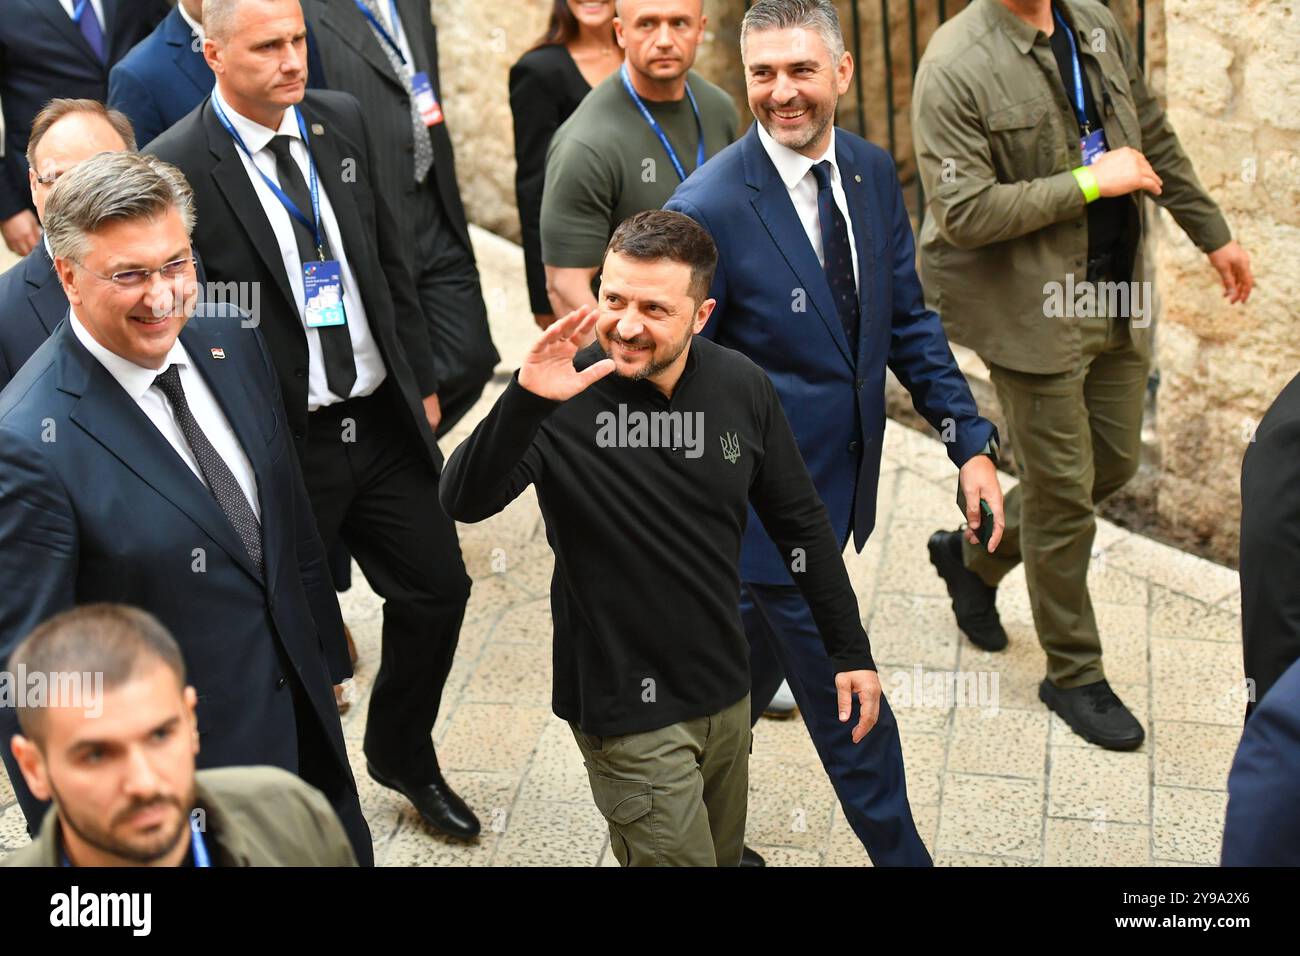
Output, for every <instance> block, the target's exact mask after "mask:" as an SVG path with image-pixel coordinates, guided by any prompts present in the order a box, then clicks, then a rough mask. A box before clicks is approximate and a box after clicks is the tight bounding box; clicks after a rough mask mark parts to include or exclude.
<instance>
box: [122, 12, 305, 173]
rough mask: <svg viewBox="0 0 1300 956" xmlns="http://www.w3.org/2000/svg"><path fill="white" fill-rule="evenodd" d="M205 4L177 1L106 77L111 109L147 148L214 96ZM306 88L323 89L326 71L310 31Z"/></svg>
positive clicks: (141, 144)
mask: <svg viewBox="0 0 1300 956" xmlns="http://www.w3.org/2000/svg"><path fill="white" fill-rule="evenodd" d="M203 37H204V33H203V0H177V2H176V8H175V9H174V10H172V12H171V13H169V14H167V16H166V17H165V18H164V19H163V22H162V23H160V24H158V27H157V29H155V30H154V31H153V33H151V34H149V35H148V36H147V37H145V38H144V39H143V40H141V41H140V42H139V43H137V44H136V45H135V47H134V49H132V50H131V52H130V53H128V54H127V55H126V56H124V57H123V58H122V60H121V62H120V63H118V64H117V65H116V66H115V67H113V69H112V72H110V73H109V74H108V105H109V106H111V107H113V108H114V109H117V110H121V111H122V112H123V113H125V114H126V115H127V116H129V117H130V118H131V122H132V123H133V124H134V125H135V135H136V139H138V140H139V142H140V147H141V148H144V147H145V146H148V145H149V144H150V143H151V142H153V140H154V139H155V138H156V137H157V136H159V135H160V134H162V133H164V132H166V131H167V130H168V129H170V128H171V126H172V124H174V123H175V122H176V121H177V120H179V119H180V118H181V117H183V116H185V115H186V114H187V113H189V112H191V111H192V110H193V109H194V107H196V106H198V105H199V104H200V103H202V102H203V101H204V100H205V99H207V98H208V95H209V94H210V93H211V92H212V86H213V84H214V82H215V79H214V77H213V75H212V70H210V69H209V68H208V64H207V61H206V60H204V59H203ZM307 86H308V87H309V88H311V89H322V90H323V89H325V69H324V67H323V66H322V65H321V61H320V56H319V53H318V51H317V49H316V40H315V37H313V36H312V32H311V27H310V26H309V27H308V28H307Z"/></svg>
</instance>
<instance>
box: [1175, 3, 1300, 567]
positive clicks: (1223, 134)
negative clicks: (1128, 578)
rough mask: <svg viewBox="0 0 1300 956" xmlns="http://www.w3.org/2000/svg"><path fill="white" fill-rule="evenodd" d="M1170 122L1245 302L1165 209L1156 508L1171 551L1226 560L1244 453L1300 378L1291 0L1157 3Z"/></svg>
mask: <svg viewBox="0 0 1300 956" xmlns="http://www.w3.org/2000/svg"><path fill="white" fill-rule="evenodd" d="M1165 25H1166V39H1167V49H1168V53H1167V56H1168V69H1167V72H1166V76H1165V93H1166V96H1167V99H1168V109H1169V117H1170V119H1171V121H1172V122H1173V125H1174V128H1175V129H1177V130H1178V133H1179V136H1180V138H1181V139H1182V141H1183V144H1184V145H1185V146H1186V148H1187V151H1188V153H1189V154H1190V155H1191V157H1192V159H1193V162H1195V164H1196V168H1197V171H1198V173H1199V175H1200V177H1201V181H1202V182H1203V183H1204V184H1205V186H1206V188H1207V189H1208V190H1209V191H1210V194H1211V195H1212V196H1214V198H1215V199H1216V200H1217V201H1218V202H1219V203H1220V205H1221V206H1222V207H1223V210H1224V213H1225V215H1226V216H1227V218H1228V222H1229V224H1230V225H1231V226H1232V230H1233V234H1234V236H1235V237H1236V238H1237V239H1238V241H1239V242H1241V244H1242V245H1243V246H1244V247H1245V248H1246V250H1247V251H1248V252H1249V253H1250V255H1251V261H1252V264H1253V266H1254V271H1255V279H1256V287H1255V291H1254V294H1253V295H1252V296H1251V300H1250V302H1249V303H1247V305H1246V306H1244V307H1242V306H1230V305H1227V304H1226V303H1225V302H1224V301H1223V299H1222V298H1221V292H1220V287H1219V282H1218V276H1217V275H1216V274H1215V273H1214V270H1213V269H1212V268H1211V267H1210V265H1209V263H1208V261H1207V260H1206V258H1205V256H1204V255H1202V254H1201V253H1200V252H1199V251H1198V250H1197V249H1196V248H1195V246H1193V245H1192V244H1191V243H1190V242H1189V241H1188V240H1187V238H1186V236H1185V235H1184V234H1183V232H1182V230H1180V229H1179V228H1178V227H1177V226H1176V225H1175V224H1174V223H1173V220H1172V219H1171V218H1170V217H1168V216H1167V215H1165V214H1163V213H1162V215H1161V219H1162V225H1163V228H1162V229H1161V230H1160V231H1159V234H1158V235H1157V237H1156V239H1157V257H1156V262H1157V282H1158V286H1159V289H1160V292H1161V295H1162V298H1163V304H1164V307H1163V314H1162V316H1161V325H1160V327H1159V332H1158V338H1157V353H1156V354H1157V362H1158V365H1159V369H1160V390H1159V392H1158V406H1157V427H1156V434H1157V436H1158V442H1159V447H1160V470H1159V477H1158V483H1157V486H1156V502H1155V513H1156V517H1157V519H1158V520H1159V522H1160V524H1161V525H1162V526H1164V527H1167V528H1169V529H1173V530H1175V531H1176V533H1177V534H1178V536H1179V537H1180V538H1181V540H1180V541H1179V543H1183V544H1186V545H1188V546H1194V547H1198V548H1199V549H1201V550H1203V551H1204V552H1205V553H1208V554H1210V555H1211V556H1214V557H1216V558H1218V559H1220V560H1224V561H1226V562H1228V563H1235V560H1236V552H1237V542H1238V530H1239V528H1238V525H1239V521H1240V497H1239V490H1240V487H1239V480H1240V470H1241V459H1242V455H1243V454H1244V452H1245V449H1246V447H1247V442H1248V441H1249V440H1250V437H1251V435H1252V434H1253V430H1254V427H1255V424H1256V422H1257V421H1258V419H1259V418H1260V416H1262V415H1263V413H1264V411H1265V410H1266V409H1267V408H1268V406H1269V404H1270V403H1271V402H1272V400H1273V398H1274V397H1275V396H1276V395H1277V393H1278V392H1279V391H1280V390H1281V389H1282V386H1283V385H1285V384H1286V383H1287V382H1288V381H1289V380H1290V379H1291V378H1292V377H1293V376H1294V375H1295V374H1296V373H1297V372H1298V371H1300V335H1298V334H1297V333H1298V332H1300V324H1298V323H1297V321H1296V319H1297V308H1296V303H1297V301H1298V300H1300V112H1297V109H1296V104H1297V93H1298V91H1300V2H1295V0H1165Z"/></svg>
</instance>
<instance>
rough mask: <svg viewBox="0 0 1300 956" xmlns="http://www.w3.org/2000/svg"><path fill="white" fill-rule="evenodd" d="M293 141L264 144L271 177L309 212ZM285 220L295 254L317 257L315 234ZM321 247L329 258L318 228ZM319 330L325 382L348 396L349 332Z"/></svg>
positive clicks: (352, 377) (352, 369)
mask: <svg viewBox="0 0 1300 956" xmlns="http://www.w3.org/2000/svg"><path fill="white" fill-rule="evenodd" d="M292 142H293V137H292V136H287V135H285V134H284V133H280V134H278V135H276V136H275V137H274V138H273V139H272V140H271V142H270V143H268V144H267V145H268V147H269V148H270V150H271V152H272V153H274V154H275V178H276V179H278V180H279V181H280V188H281V189H283V190H284V191H285V192H286V193H287V194H288V196H289V198H290V199H292V200H293V204H294V205H295V206H297V207H298V209H299V211H300V212H302V213H304V214H305V215H308V216H310V215H311V214H312V205H311V192H310V191H309V190H308V189H307V180H305V179H303V178H302V170H301V169H299V168H298V163H297V161H296V160H295V159H294V158H293V155H292V154H291V153H290V152H289V144H290V143H292ZM289 222H290V223H292V224H293V237H294V239H296V240H297V242H298V258H300V259H301V260H302V261H303V264H304V265H305V264H306V263H308V262H315V261H316V259H317V258H318V256H317V252H316V235H315V233H314V232H313V231H312V230H310V229H308V228H307V226H306V225H305V224H303V223H301V222H299V221H298V217H297V216H294V215H290V216H289ZM320 240H321V250H322V251H323V252H324V254H325V258H326V259H330V258H332V256H331V255H330V247H329V238H328V237H327V236H326V235H325V231H324V229H323V228H322V229H321V237H320ZM316 331H317V332H318V333H319V334H320V348H321V358H322V360H323V361H324V363H325V382H326V384H327V385H329V389H330V391H331V392H333V393H334V394H335V395H337V396H338V397H339V398H342V399H347V398H350V397H351V396H352V386H353V385H355V384H356V383H357V363H356V359H355V357H354V356H353V354H352V335H351V333H350V332H348V327H347V326H346V325H324V326H321V327H320V328H319V329H317V330H316Z"/></svg>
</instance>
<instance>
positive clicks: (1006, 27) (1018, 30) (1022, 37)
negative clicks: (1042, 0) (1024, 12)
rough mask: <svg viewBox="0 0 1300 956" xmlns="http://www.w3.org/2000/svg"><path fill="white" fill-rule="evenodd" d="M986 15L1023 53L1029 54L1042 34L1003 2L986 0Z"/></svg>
mask: <svg viewBox="0 0 1300 956" xmlns="http://www.w3.org/2000/svg"><path fill="white" fill-rule="evenodd" d="M1055 5H1056V4H1053V6H1055ZM984 13H985V15H986V16H987V18H988V19H989V21H990V22H991V23H993V24H994V25H996V26H999V27H1001V28H1002V32H1003V33H1005V34H1006V35H1007V36H1008V37H1010V38H1011V42H1012V43H1014V44H1015V45H1016V49H1017V50H1019V51H1020V52H1021V53H1028V52H1029V51H1030V49H1032V48H1033V45H1034V42H1035V41H1036V40H1037V39H1038V35H1039V33H1041V32H1042V31H1041V30H1039V29H1038V28H1037V27H1036V26H1034V25H1033V24H1030V23H1026V22H1025V21H1024V20H1022V19H1020V18H1019V17H1018V16H1016V15H1015V14H1014V13H1012V12H1011V11H1010V10H1008V9H1007V8H1006V6H1004V5H1003V4H1002V3H1001V0H984Z"/></svg>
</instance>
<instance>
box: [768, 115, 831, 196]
mask: <svg viewBox="0 0 1300 956" xmlns="http://www.w3.org/2000/svg"><path fill="white" fill-rule="evenodd" d="M755 125H756V126H757V127H758V141H759V142H760V143H762V144H763V149H765V150H767V155H768V157H769V158H770V159H771V160H772V165H773V166H775V167H776V174H777V175H778V176H780V177H781V182H783V183H785V188H786V189H794V187H795V186H797V185H799V183H800V182H802V181H803V178H804V177H805V176H807V175H808V171H809V170H810V169H812V168H813V167H814V166H816V165H817V164H818V163H820V162H822V161H823V160H830V164H831V168H833V169H834V170H835V172H836V175H837V176H838V174H839V166H838V164H837V163H836V162H835V127H834V126H832V127H831V140H830V142H829V143H828V144H827V145H826V152H824V153H822V155H821V156H819V157H818V158H817V159H809V158H808V157H807V156H805V155H803V154H802V153H796V152H795V151H794V150H793V149H791V148H790V147H789V146H782V145H781V144H780V143H778V142H777V141H776V140H774V139H773V138H772V136H771V134H769V133H768V131H767V130H766V129H764V128H763V124H762V123H759V122H758V121H757V120H755Z"/></svg>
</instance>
